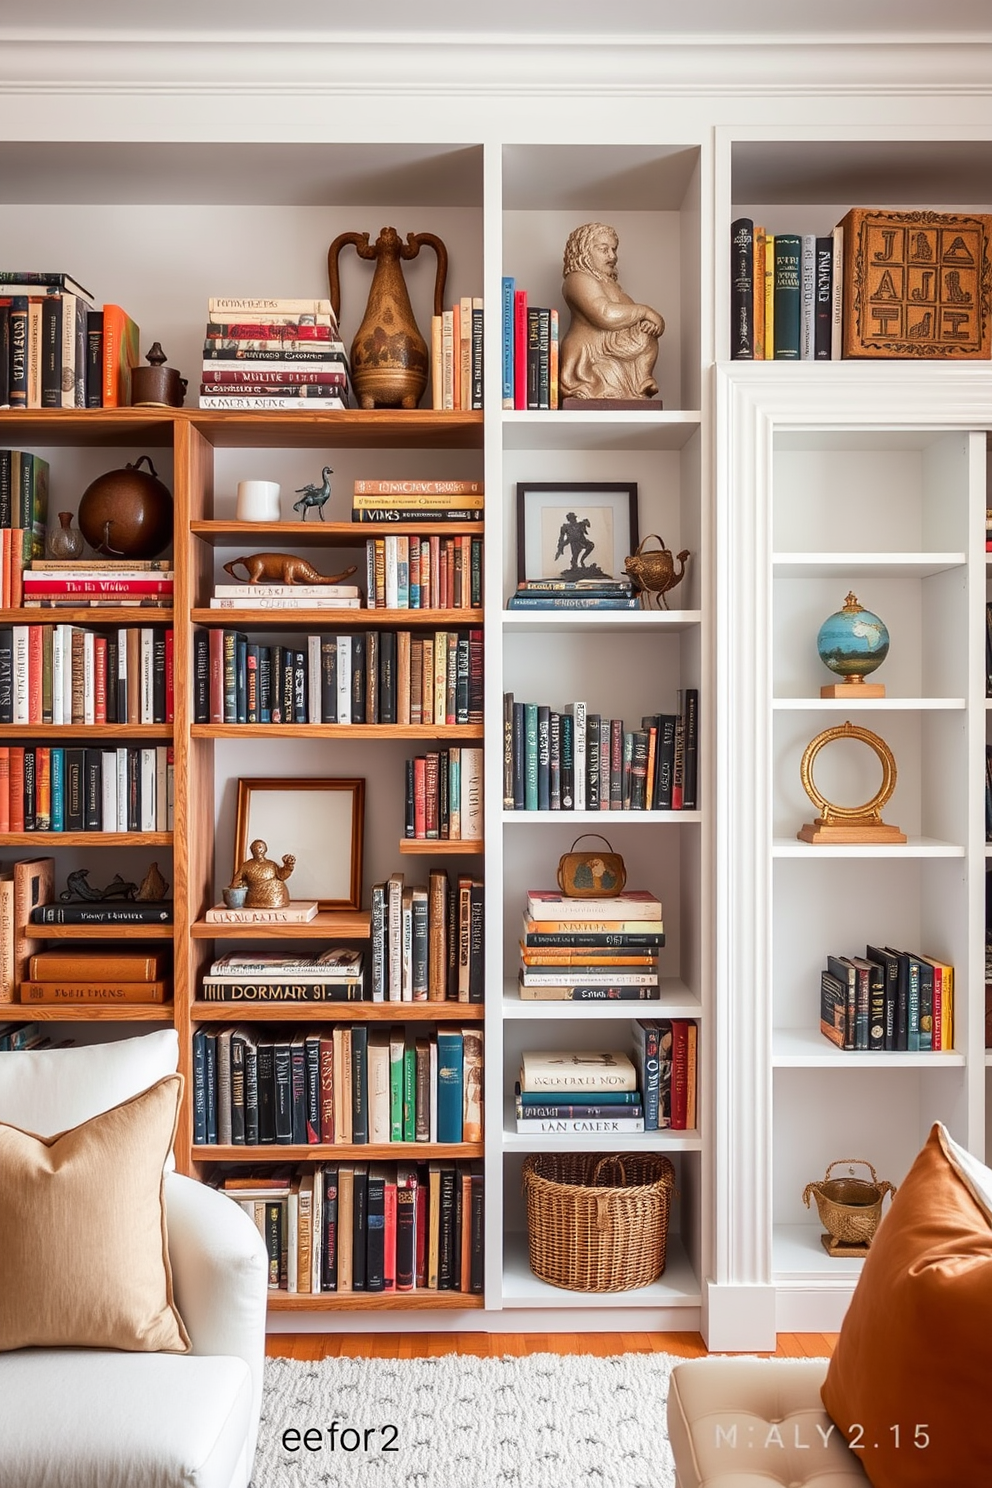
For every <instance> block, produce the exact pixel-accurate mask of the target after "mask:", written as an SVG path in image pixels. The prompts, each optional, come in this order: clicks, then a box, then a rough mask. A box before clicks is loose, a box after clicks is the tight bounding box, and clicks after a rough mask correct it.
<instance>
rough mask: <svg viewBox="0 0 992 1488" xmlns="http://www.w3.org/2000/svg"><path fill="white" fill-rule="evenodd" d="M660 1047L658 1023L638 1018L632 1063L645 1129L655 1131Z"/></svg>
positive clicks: (657, 1119) (659, 1085)
mask: <svg viewBox="0 0 992 1488" xmlns="http://www.w3.org/2000/svg"><path fill="white" fill-rule="evenodd" d="M660 1048H661V1044H660V1027H659V1025H658V1024H657V1023H656V1022H654V1020H653V1019H650V1018H638V1019H637V1020H636V1021H635V1023H634V1063H635V1065H636V1066H637V1075H638V1084H639V1086H640V1094H641V1102H642V1104H643V1106H644V1130H645V1131H657V1130H658V1128H659V1124H660V1109H659V1106H660V1101H659V1096H660V1090H661V1079H660V1071H661V1066H660ZM596 1093H597V1096H598V1095H599V1094H600V1092H599V1091H597V1092H596ZM666 1125H667V1123H666Z"/></svg>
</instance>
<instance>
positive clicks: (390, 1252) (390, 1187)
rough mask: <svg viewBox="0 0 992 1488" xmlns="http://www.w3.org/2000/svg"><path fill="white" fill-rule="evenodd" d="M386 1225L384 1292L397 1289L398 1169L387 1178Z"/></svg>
mask: <svg viewBox="0 0 992 1488" xmlns="http://www.w3.org/2000/svg"><path fill="white" fill-rule="evenodd" d="M385 1187H386V1203H385V1211H386V1227H385V1242H384V1249H385V1256H384V1265H383V1278H384V1281H383V1288H382V1290H383V1291H384V1292H395V1290H396V1171H395V1169H393V1171H392V1172H391V1173H390V1175H389V1177H387V1179H386V1185H385Z"/></svg>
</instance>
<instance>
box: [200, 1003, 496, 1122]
mask: <svg viewBox="0 0 992 1488" xmlns="http://www.w3.org/2000/svg"><path fill="white" fill-rule="evenodd" d="M193 1140H194V1141H195V1142H196V1143H197V1144H200V1145H204V1144H205V1145H207V1146H212V1145H219V1146H221V1147H230V1146H232V1145H233V1146H236V1147H238V1146H247V1147H255V1146H263V1147H266V1146H271V1145H282V1146H308V1145H309V1146H316V1145H318V1144H322V1145H325V1146H332V1145H335V1144H336V1145H342V1146H347V1145H355V1146H368V1145H370V1144H372V1145H378V1144H385V1143H394V1142H395V1143H399V1142H447V1143H454V1144H458V1143H461V1142H481V1141H482V1029H481V1027H479V1026H470V1027H466V1028H452V1027H451V1026H450V1025H449V1024H442V1025H440V1026H438V1027H434V1026H432V1025H424V1026H421V1025H420V1024H417V1025H410V1026H408V1025H405V1024H397V1025H396V1026H394V1027H393V1028H382V1027H380V1026H378V1025H376V1024H371V1025H370V1024H368V1023H352V1024H346V1023H335V1024H334V1026H333V1028H331V1027H325V1028H324V1029H323V1030H320V1031H317V1030H311V1031H304V1030H301V1029H299V1028H296V1029H293V1028H283V1029H279V1028H272V1026H271V1025H265V1026H261V1027H252V1026H250V1025H248V1024H243V1023H238V1024H231V1023H227V1024H217V1025H216V1026H215V1025H212V1024H203V1025H201V1026H200V1027H199V1028H198V1029H197V1030H196V1032H195V1033H194V1035H193Z"/></svg>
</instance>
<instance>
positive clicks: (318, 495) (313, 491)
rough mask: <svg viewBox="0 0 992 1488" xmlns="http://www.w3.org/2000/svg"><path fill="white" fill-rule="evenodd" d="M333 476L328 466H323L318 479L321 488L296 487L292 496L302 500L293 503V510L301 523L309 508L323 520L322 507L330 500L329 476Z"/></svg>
mask: <svg viewBox="0 0 992 1488" xmlns="http://www.w3.org/2000/svg"><path fill="white" fill-rule="evenodd" d="M333 474H334V471H333V470H332V469H331V467H330V465H325V466H324V468H323V470H322V471H321V472H320V478H321V480H322V481H323V485H322V486H315V485H313V484H312V483H311V484H310V485H306V486H297V488H296V491H295V492H294V495H296V496H300V497H302V500H300V501H294V502H293V510H294V511H295V512H299V514H300V521H301V522H305V521H306V519H307V512H308V511H309V510H310V508H311V507H315V508H316V510H317V515H318V517H319V518H320V520H321V521H323V520H324V507H325V506H326V505H327V503H328V501H330V499H331V476H332V475H333Z"/></svg>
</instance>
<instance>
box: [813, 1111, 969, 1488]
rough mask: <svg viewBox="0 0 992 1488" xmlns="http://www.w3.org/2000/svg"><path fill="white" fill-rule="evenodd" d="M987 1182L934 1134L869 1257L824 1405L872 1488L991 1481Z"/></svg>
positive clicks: (941, 1133) (939, 1132)
mask: <svg viewBox="0 0 992 1488" xmlns="http://www.w3.org/2000/svg"><path fill="white" fill-rule="evenodd" d="M990 1176H992V1175H989V1173H988V1170H987V1169H983V1168H982V1167H981V1165H980V1164H978V1163H976V1162H975V1160H974V1159H972V1158H969V1157H968V1155H967V1154H966V1153H963V1152H962V1151H961V1149H960V1148H957V1147H956V1146H955V1144H954V1143H953V1142H952V1141H951V1139H950V1137H949V1136H948V1135H947V1133H946V1131H945V1130H944V1128H943V1127H942V1126H940V1125H936V1126H934V1128H933V1130H932V1131H931V1133H930V1136H929V1138H928V1140H927V1143H926V1146H925V1147H924V1148H923V1151H922V1152H921V1153H920V1154H919V1156H918V1157H917V1159H916V1161H915V1162H914V1163H913V1166H912V1167H911V1168H910V1170H909V1173H908V1175H907V1177H906V1179H905V1180H904V1182H903V1183H902V1185H901V1186H900V1188H899V1192H898V1193H897V1194H896V1196H895V1198H894V1199H893V1201H892V1206H891V1208H890V1210H889V1212H888V1214H887V1215H886V1216H885V1218H884V1219H883V1220H882V1223H881V1224H880V1225H879V1228H878V1232H877V1234H876V1236H875V1239H874V1240H873V1242H872V1247H871V1250H870V1251H869V1252H868V1256H867V1258H866V1260H865V1264H864V1269H863V1271H862V1273H861V1278H860V1280H859V1282H858V1285H857V1288H856V1289H855V1293H854V1296H853V1298H852V1299H851V1306H850V1308H849V1309H848V1313H847V1316H846V1317H845V1319H844V1324H843V1327H842V1328H841V1333H840V1337H839V1339H838V1341H837V1348H836V1350H835V1352H834V1356H833V1358H832V1360H831V1362H830V1369H829V1371H828V1373H827V1378H826V1381H825V1383H824V1386H823V1403H824V1405H825V1406H826V1408H827V1410H828V1411H829V1412H830V1414H831V1416H832V1417H833V1419H834V1420H835V1421H836V1422H837V1424H838V1425H839V1426H841V1427H842V1428H844V1429H845V1430H848V1431H850V1432H853V1428H854V1427H855V1425H858V1426H862V1427H863V1428H864V1431H863V1437H862V1440H863V1443H864V1450H863V1452H861V1453H859V1456H860V1457H861V1458H862V1461H863V1462H864V1466H865V1471H866V1472H867V1474H868V1476H869V1478H870V1479H871V1481H872V1482H873V1483H874V1484H875V1485H876V1488H936V1485H938V1484H941V1485H942V1484H945V1483H946V1484H948V1485H950V1484H953V1485H954V1488H988V1485H989V1483H990V1482H992V1437H990V1434H989V1433H990V1426H989V1409H988V1405H989V1398H990V1387H992V1212H990V1209H989V1207H988V1200H987V1197H986V1195H987V1193H988V1192H989V1189H988V1179H989V1178H990ZM983 1186H984V1188H985V1194H983ZM894 1426H898V1427H899V1443H898V1445H896V1434H895V1432H894V1431H893V1430H892V1428H893V1427H894ZM917 1443H918V1445H917Z"/></svg>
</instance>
